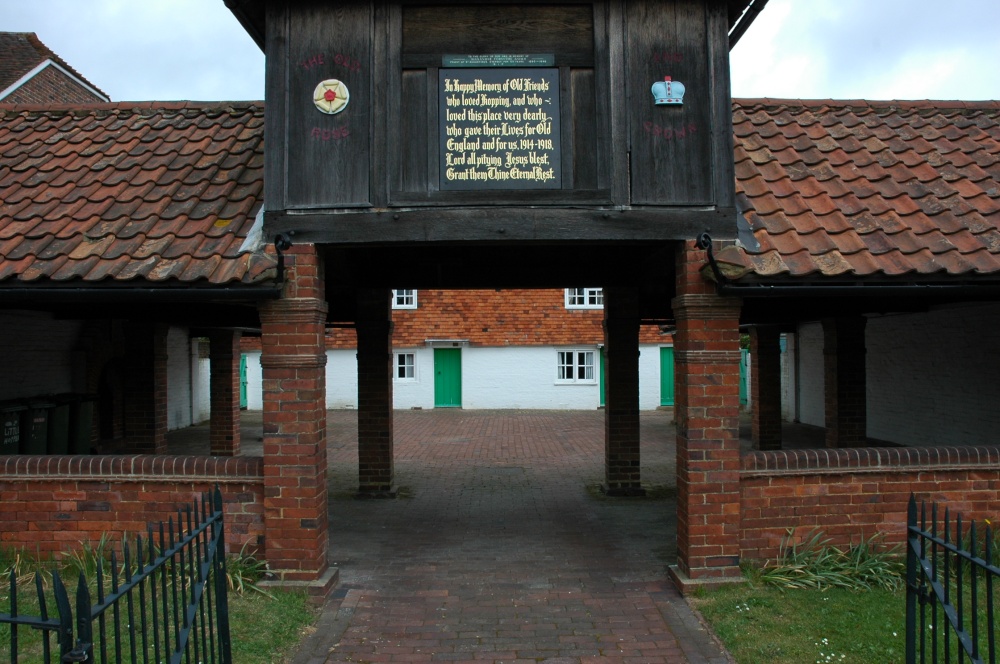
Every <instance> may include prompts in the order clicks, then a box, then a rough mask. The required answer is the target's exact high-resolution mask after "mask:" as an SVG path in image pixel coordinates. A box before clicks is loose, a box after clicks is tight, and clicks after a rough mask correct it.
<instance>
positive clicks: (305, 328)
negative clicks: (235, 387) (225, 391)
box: [260, 245, 329, 582]
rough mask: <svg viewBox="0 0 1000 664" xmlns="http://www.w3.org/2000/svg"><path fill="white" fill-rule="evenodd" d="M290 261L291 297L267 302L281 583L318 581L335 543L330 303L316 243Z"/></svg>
mask: <svg viewBox="0 0 1000 664" xmlns="http://www.w3.org/2000/svg"><path fill="white" fill-rule="evenodd" d="M285 259H286V260H285V279H286V282H285V290H284V295H283V296H282V298H281V299H280V300H273V301H269V302H266V303H264V304H261V305H260V318H261V367H262V369H263V387H264V395H263V396H264V528H265V553H266V557H267V562H268V565H269V566H270V569H271V570H272V571H273V572H274V573H275V574H276V575H277V576H278V578H279V579H281V580H282V581H284V582H289V581H291V582H297V581H306V582H313V581H318V580H320V579H321V578H322V577H323V576H324V573H325V572H326V571H327V567H328V563H327V559H326V554H327V548H328V547H329V541H328V540H329V534H328V532H327V486H326V345H325V341H324V325H325V320H326V302H325V301H324V283H323V276H322V273H321V267H322V265H321V263H320V261H319V259H318V256H317V255H316V251H315V247H314V246H312V245H301V246H299V245H296V246H294V247H292V248H291V249H289V250H288V252H287V253H286V256H285Z"/></svg>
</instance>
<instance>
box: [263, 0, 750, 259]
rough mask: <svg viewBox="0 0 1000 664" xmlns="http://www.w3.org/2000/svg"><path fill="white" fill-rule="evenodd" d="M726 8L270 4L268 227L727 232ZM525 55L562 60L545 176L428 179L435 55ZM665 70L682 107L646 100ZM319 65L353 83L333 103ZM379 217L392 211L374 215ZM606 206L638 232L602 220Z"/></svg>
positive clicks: (584, 237)
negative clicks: (322, 101) (466, 184)
mask: <svg viewBox="0 0 1000 664" xmlns="http://www.w3.org/2000/svg"><path fill="white" fill-rule="evenodd" d="M727 9H728V6H727V5H726V4H725V3H722V2H719V1H716V0H677V1H676V2H673V1H671V2H666V1H654V0H627V1H626V0H595V1H594V2H560V1H558V0H553V1H552V2H547V3H545V4H536V3H501V2H462V1H453V0H448V1H442V2H437V3H433V4H430V3H422V2H414V1H412V0H385V1H379V2H362V1H360V0H347V1H344V2H337V3H327V2H320V1H318V0H297V1H295V0H293V1H290V2H284V3H268V4H267V19H266V35H267V37H266V40H267V41H266V45H267V46H266V50H267V105H268V114H267V128H266V131H267V136H268V153H267V156H266V159H267V170H266V172H267V180H266V184H265V186H266V192H265V198H266V200H267V210H268V212H267V213H266V215H265V233H266V235H267V236H268V237H274V236H275V235H276V234H277V233H282V232H287V233H295V234H296V235H295V236H293V241H296V242H298V241H310V242H315V243H319V244H326V243H341V242H346V243H366V242H390V243H391V242H404V241H405V242H416V243H420V242H424V241H435V240H438V239H444V240H447V241H463V240H470V239H475V240H476V241H484V240H487V239H489V238H492V237H494V234H495V233H498V230H497V229H498V228H503V229H505V230H504V232H505V233H508V235H507V236H506V239H507V241H510V240H511V239H512V238H517V239H518V240H524V241H563V240H565V241H569V242H575V241H610V240H615V239H638V238H655V239H691V238H692V237H694V236H695V235H697V234H698V233H700V232H709V233H710V234H711V235H712V236H713V237H716V238H723V239H724V238H726V237H731V236H734V235H735V209H734V205H733V198H734V196H733V174H732V137H731V134H732V130H731V117H730V111H729V90H728V49H727V48H726V44H727V34H726V30H727V26H728V14H727ZM524 53H531V54H545V55H546V57H549V56H551V62H552V67H553V68H554V69H555V70H557V71H558V83H559V87H558V90H554V91H553V92H554V93H556V94H558V102H559V103H558V111H557V112H558V122H559V125H560V126H559V129H558V141H559V144H560V147H559V149H558V155H557V156H558V159H559V167H560V168H559V170H560V176H559V180H558V186H556V185H555V184H554V183H550V184H551V185H552V186H551V188H545V189H542V188H536V189H511V188H509V187H505V186H502V185H501V184H494V183H488V184H487V186H483V187H481V188H480V187H470V188H458V189H456V188H454V187H450V186H449V187H444V186H442V182H443V180H442V177H443V176H444V175H446V174H444V173H442V161H443V159H442V154H441V145H442V140H443V139H444V138H445V137H443V136H442V135H441V134H442V126H441V124H440V117H441V89H442V88H441V86H442V85H443V84H444V79H443V74H442V71H443V70H446V69H445V64H446V63H448V62H449V60H447V59H446V56H454V55H491V54H494V55H495V54H500V55H503V54H510V55H516V54H524ZM502 69H504V68H502V67H501V68H498V70H502ZM664 76H671V77H672V78H673V79H674V80H677V81H681V82H682V83H684V85H685V86H686V88H687V94H686V96H685V102H684V104H683V105H682V106H672V107H663V106H657V105H655V104H654V99H653V96H652V94H651V92H650V87H651V86H652V84H653V83H654V82H656V81H657V80H663V77H664ZM328 79H336V80H338V81H342V82H343V83H344V84H346V85H347V87H348V88H349V89H350V102H349V104H348V106H347V107H346V108H345V109H344V110H343V111H341V112H339V113H337V114H335V115H325V114H323V113H321V112H320V111H318V110H317V109H316V108H315V106H314V104H313V100H312V92H313V90H314V89H315V86H316V85H317V84H318V83H320V82H321V81H324V80H328ZM554 108H555V107H554ZM542 208H543V209H545V210H546V211H547V212H545V213H541V214H540V213H539V209H542ZM386 214H388V215H390V216H389V218H390V219H391V220H392V221H394V222H396V223H393V224H389V225H383V224H381V221H382V220H383V219H385V218H386ZM606 214H608V215H611V216H612V217H614V218H616V219H627V220H628V223H629V226H630V231H634V233H635V234H634V235H632V236H631V237H629V238H625V237H624V233H623V230H624V229H623V227H622V226H621V225H611V226H609V225H606V224H604V223H602V220H603V219H606V217H604V215H606ZM618 215H624V216H618ZM549 224H550V225H549ZM306 238H308V240H306Z"/></svg>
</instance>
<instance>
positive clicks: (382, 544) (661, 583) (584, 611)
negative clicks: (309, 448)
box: [294, 410, 730, 664]
mask: <svg viewBox="0 0 1000 664" xmlns="http://www.w3.org/2000/svg"><path fill="white" fill-rule="evenodd" d="M641 421H642V478H643V484H644V486H645V487H646V488H647V489H648V490H649V491H650V495H649V497H647V498H624V499H623V498H618V499H611V498H606V497H604V496H603V495H602V494H601V493H600V492H599V490H598V486H599V484H600V482H601V480H602V479H603V472H604V413H603V411H586V412H583V411H462V410H435V411H397V412H396V414H395V419H394V428H395V432H394V440H395V455H394V456H395V476H396V481H397V484H398V486H399V489H400V493H399V496H400V497H399V498H397V499H395V500H370V499H356V498H354V491H355V490H356V488H357V472H358V460H357V459H358V456H357V414H356V413H355V412H353V411H331V412H330V413H329V420H328V425H329V433H330V436H329V447H328V449H329V469H330V562H331V564H332V565H333V566H335V567H337V568H339V570H340V584H339V586H338V587H337V588H336V589H335V590H334V593H333V596H332V597H331V599H330V601H329V602H328V603H327V605H326V607H325V609H324V613H323V615H322V617H321V619H320V621H319V623H318V625H317V628H316V631H315V633H313V634H312V635H311V636H310V637H309V638H308V639H307V641H306V642H305V643H304V644H303V646H302V648H301V650H300V651H299V653H298V654H297V656H296V657H295V659H294V662H295V663H296V664H307V663H308V664H319V663H330V664H332V663H335V662H397V661H398V662H434V661H451V662H462V661H466V662H550V663H552V664H559V663H566V662H581V663H582V662H596V661H607V662H680V663H682V662H692V663H712V664H715V663H719V664H721V663H724V662H728V661H730V660H729V659H728V658H727V657H726V656H725V655H724V654H723V653H722V651H721V649H720V648H719V647H718V646H717V645H716V644H715V642H714V640H713V639H712V638H711V636H710V635H709V634H708V633H707V632H706V631H705V630H704V629H703V628H702V627H701V625H700V624H699V622H698V620H697V619H696V617H695V616H694V614H692V612H691V611H690V609H689V608H688V606H687V604H686V603H685V602H684V601H683V599H682V598H681V597H680V596H679V595H678V593H677V592H676V590H674V588H673V586H672V585H671V583H670V581H669V580H668V576H667V569H666V568H667V565H669V564H671V563H673V562H674V561H675V539H676V534H675V525H676V502H675V498H674V496H675V486H676V473H675V465H674V464H675V459H674V428H673V425H672V421H671V415H670V414H669V413H665V412H652V413H643V415H642V418H641Z"/></svg>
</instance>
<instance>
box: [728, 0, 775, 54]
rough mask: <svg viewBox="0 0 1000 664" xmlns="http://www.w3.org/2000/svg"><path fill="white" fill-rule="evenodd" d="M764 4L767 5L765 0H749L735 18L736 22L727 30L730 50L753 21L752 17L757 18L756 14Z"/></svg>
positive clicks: (761, 9) (762, 8)
mask: <svg viewBox="0 0 1000 664" xmlns="http://www.w3.org/2000/svg"><path fill="white" fill-rule="evenodd" d="M766 5H767V0H751V1H750V4H749V5H747V8H746V10H745V11H744V12H743V14H742V15H740V17H739V19H737V21H736V24H735V25H734V26H733V28H732V29H731V30H730V31H729V50H730V51H731V50H733V47H734V46H736V43H737V42H738V41H739V40H740V37H742V36H743V33H745V32H746V31H747V29H748V28H749V27H750V24H751V23H753V22H754V19H756V18H757V14H759V13H761V12H762V11H763V10H764V7H765V6H766Z"/></svg>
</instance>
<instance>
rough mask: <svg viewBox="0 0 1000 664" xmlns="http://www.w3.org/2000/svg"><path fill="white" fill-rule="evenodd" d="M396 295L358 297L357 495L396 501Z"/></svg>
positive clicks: (371, 291)
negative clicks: (392, 497) (393, 375)
mask: <svg viewBox="0 0 1000 664" xmlns="http://www.w3.org/2000/svg"><path fill="white" fill-rule="evenodd" d="M391 296H392V291H390V290H387V289H383V288H364V289H360V290H359V291H358V317H357V332H358V493H359V494H361V495H363V496H369V497H391V496H393V495H395V492H396V489H395V487H394V486H393V448H392V442H393V441H392V337H391V335H392V310H391V308H390V304H391Z"/></svg>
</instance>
